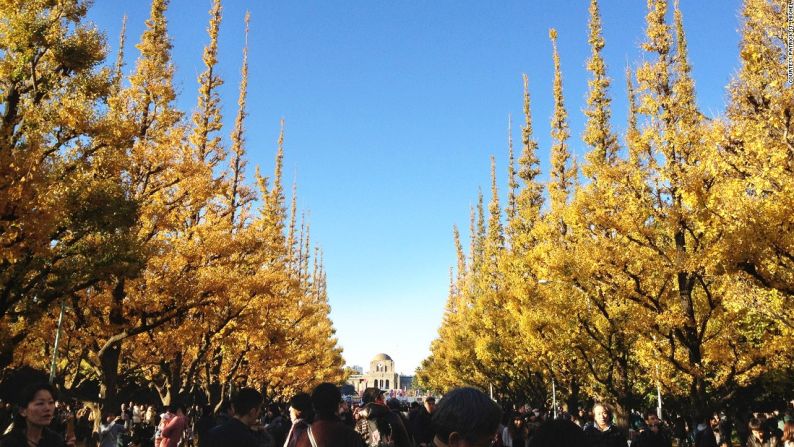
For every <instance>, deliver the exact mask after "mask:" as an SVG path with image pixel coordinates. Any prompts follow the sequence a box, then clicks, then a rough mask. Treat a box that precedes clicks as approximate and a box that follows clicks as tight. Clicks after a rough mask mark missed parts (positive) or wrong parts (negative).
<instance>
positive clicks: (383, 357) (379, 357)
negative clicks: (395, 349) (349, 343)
mask: <svg viewBox="0 0 794 447" xmlns="http://www.w3.org/2000/svg"><path fill="white" fill-rule="evenodd" d="M381 360H389V361H392V362H393V361H394V360H392V359H391V357H389V356H388V354H384V353H380V354H378V355H376V356H375V357H374V358H373V359H372V361H373V362H377V361H381Z"/></svg>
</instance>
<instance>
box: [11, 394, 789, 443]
mask: <svg viewBox="0 0 794 447" xmlns="http://www.w3.org/2000/svg"><path fill="white" fill-rule="evenodd" d="M78 406H79V405H76V404H74V403H69V402H67V401H63V400H60V401H59V400H58V395H57V393H56V390H55V389H54V388H53V387H52V386H51V385H49V384H47V383H37V384H33V385H30V386H28V387H26V388H24V389H22V390H21V392H20V395H19V398H18V401H17V403H16V406H13V405H11V404H10V403H8V402H2V401H0V428H3V429H4V435H3V436H2V438H0V447H63V446H69V447H76V446H99V447H227V446H235V447H282V446H283V447H431V446H432V447H447V446H449V447H480V446H483V447H484V446H489V447H556V446H560V447H562V446H571V447H579V446H581V447H629V446H630V447H672V446H673V445H676V446H678V447H730V446H733V445H738V446H747V447H794V420H792V417H791V416H792V414H791V412H787V413H785V414H782V415H781V414H778V413H754V414H753V415H752V417H751V418H750V419H749V422H748V423H747V424H746V425H747V427H746V430H742V429H740V427H739V426H737V427H736V429H735V430H734V428H733V427H731V426H730V424H729V423H728V421H727V420H726V418H725V417H724V416H723V415H720V414H719V413H712V414H708V415H707V416H704V417H703V418H702V421H701V422H700V423H698V424H696V425H695V427H694V428H693V429H692V430H690V429H689V427H688V424H686V422H685V420H684V419H683V418H681V419H680V420H676V421H674V423H673V424H671V425H668V424H667V423H665V422H664V421H663V420H661V419H660V418H659V415H658V414H657V412H656V411H648V412H646V413H645V414H644V415H640V414H638V413H636V412H632V414H631V415H629V417H628V419H629V424H628V425H629V429H628V430H625V429H623V428H621V427H618V426H617V425H616V420H615V417H614V415H613V412H612V411H611V409H610V407H609V406H608V405H605V404H601V403H597V404H595V405H594V406H593V407H592V408H591V409H589V410H585V409H582V408H580V409H579V411H578V412H575V413H572V414H569V413H566V412H561V413H559V414H557V413H556V412H555V413H551V412H549V411H542V410H540V409H529V408H527V407H523V408H521V409H519V410H517V411H509V412H506V411H503V409H502V408H500V407H499V406H498V405H497V404H496V403H495V402H494V401H493V400H492V399H491V398H489V397H488V396H487V395H485V394H484V393H483V392H481V391H480V390H477V389H475V388H458V389H455V390H452V391H450V392H449V393H447V394H446V395H444V396H443V397H442V398H441V399H440V401H439V403H438V405H436V399H435V398H434V397H427V398H425V399H424V401H423V402H422V404H421V405H420V404H419V403H417V402H413V403H412V404H411V405H410V406H407V405H406V404H405V402H403V401H400V400H398V399H396V398H391V399H388V400H386V399H385V397H384V392H383V391H382V390H379V389H377V388H368V389H366V390H365V391H364V393H363V396H362V399H361V402H360V404H356V405H350V403H349V402H347V401H345V400H343V399H342V395H341V393H340V391H339V388H338V387H337V386H336V385H334V384H331V383H323V384H320V385H318V386H317V387H315V388H314V390H313V391H312V392H311V394H309V393H298V394H296V395H295V396H293V397H292V399H290V401H289V402H288V403H286V404H285V405H283V406H282V405H279V404H276V403H270V404H265V402H264V398H263V396H262V394H261V393H260V392H259V391H257V390H255V389H252V388H243V389H240V390H238V391H237V392H236V393H235V395H234V396H233V397H232V399H231V400H230V401H229V402H228V404H227V405H223V406H222V407H221V408H219V410H218V411H213V409H212V408H209V407H204V408H201V407H198V406H193V407H185V406H183V405H180V404H175V405H171V406H170V407H168V408H167V409H166V410H165V411H163V412H162V413H160V412H158V411H157V409H156V408H155V407H154V406H146V405H141V404H136V403H133V402H130V403H128V404H122V405H121V407H120V408H119V411H117V412H113V411H110V412H106V414H104V415H103V419H102V420H101V421H99V423H98V424H97V423H96V422H97V421H95V420H94V412H93V411H91V409H90V408H89V407H87V406H79V408H78ZM96 426H98V427H100V428H99V429H98V430H95V429H94V427H96Z"/></svg>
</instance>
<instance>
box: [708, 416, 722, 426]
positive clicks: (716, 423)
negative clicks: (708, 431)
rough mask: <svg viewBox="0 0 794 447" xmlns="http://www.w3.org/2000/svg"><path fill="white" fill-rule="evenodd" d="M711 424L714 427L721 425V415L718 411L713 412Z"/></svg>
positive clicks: (710, 419)
mask: <svg viewBox="0 0 794 447" xmlns="http://www.w3.org/2000/svg"><path fill="white" fill-rule="evenodd" d="M709 425H711V428H712V429H716V428H717V427H719V426H720V415H719V414H717V413H711V414H710V417H709Z"/></svg>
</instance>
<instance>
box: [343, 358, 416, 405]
mask: <svg viewBox="0 0 794 447" xmlns="http://www.w3.org/2000/svg"><path fill="white" fill-rule="evenodd" d="M413 379H414V378H413V376H403V375H401V374H399V373H397V370H396V369H395V368H394V360H393V359H392V358H391V357H390V356H389V355H388V354H383V353H380V354H378V355H376V356H375V357H373V358H372V361H370V362H369V371H368V372H367V373H366V374H364V373H362V374H353V375H351V376H350V378H348V379H347V383H348V384H350V385H352V386H353V388H355V390H356V392H357V393H358V394H359V395H360V394H361V393H363V392H364V390H365V389H366V388H370V387H375V388H379V389H381V390H383V391H386V395H387V396H386V397H396V396H407V395H409V394H411V395H412V394H413V393H412V391H413V390H412V388H413Z"/></svg>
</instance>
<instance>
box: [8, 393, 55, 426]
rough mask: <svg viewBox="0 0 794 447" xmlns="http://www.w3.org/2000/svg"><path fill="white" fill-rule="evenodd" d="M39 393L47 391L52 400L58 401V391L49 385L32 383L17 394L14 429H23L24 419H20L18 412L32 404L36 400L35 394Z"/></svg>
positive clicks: (20, 415)
mask: <svg viewBox="0 0 794 447" xmlns="http://www.w3.org/2000/svg"><path fill="white" fill-rule="evenodd" d="M39 391H47V392H49V393H50V395H51V396H52V399H53V400H57V399H58V391H57V390H56V389H55V387H54V386H52V385H50V384H49V383H47V382H36V383H32V384H30V385H28V386H26V387H24V388H22V390H20V392H19V394H18V395H17V408H18V410H17V411H15V412H14V414H13V418H14V427H15V428H18V429H21V428H23V427H25V423H24V421H25V418H24V417H22V414H21V413H20V410H22V409H23V408H27V406H28V404H30V403H31V402H33V400H34V399H35V398H36V393H38V392H39Z"/></svg>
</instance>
